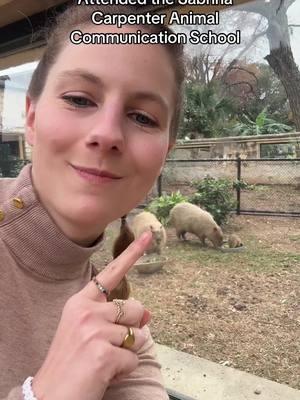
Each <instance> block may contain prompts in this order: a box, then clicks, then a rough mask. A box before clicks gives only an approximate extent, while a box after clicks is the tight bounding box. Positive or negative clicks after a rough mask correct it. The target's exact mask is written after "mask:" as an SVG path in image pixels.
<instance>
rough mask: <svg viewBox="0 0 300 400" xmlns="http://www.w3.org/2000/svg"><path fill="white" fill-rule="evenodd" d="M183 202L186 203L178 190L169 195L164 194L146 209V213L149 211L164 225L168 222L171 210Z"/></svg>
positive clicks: (185, 199) (184, 197) (185, 198)
mask: <svg viewBox="0 0 300 400" xmlns="http://www.w3.org/2000/svg"><path fill="white" fill-rule="evenodd" d="M183 201H188V198H187V197H186V196H183V195H182V194H181V193H180V191H179V190H178V191H177V192H175V193H173V192H172V193H171V194H170V195H168V194H164V195H163V196H160V197H157V198H156V199H154V200H153V201H151V203H150V204H149V205H148V206H147V207H146V211H150V212H151V213H152V214H154V215H156V217H157V218H158V219H159V221H160V222H161V223H162V224H163V225H166V224H167V223H168V220H169V213H170V211H171V209H172V208H173V207H174V206H175V205H176V204H178V203H181V202H183Z"/></svg>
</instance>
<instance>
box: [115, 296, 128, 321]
mask: <svg viewBox="0 0 300 400" xmlns="http://www.w3.org/2000/svg"><path fill="white" fill-rule="evenodd" d="M113 303H114V304H115V305H116V307H117V316H116V320H115V324H118V323H119V321H120V319H121V318H122V317H124V315H125V311H124V310H123V307H124V304H125V300H121V299H113Z"/></svg>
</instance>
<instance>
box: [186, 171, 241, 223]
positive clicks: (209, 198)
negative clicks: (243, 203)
mask: <svg viewBox="0 0 300 400" xmlns="http://www.w3.org/2000/svg"><path fill="white" fill-rule="evenodd" d="M193 186H194V187H196V189H197V192H196V193H195V194H194V195H193V196H191V198H190V200H189V201H190V202H191V203H193V204H196V205H198V206H200V207H201V208H203V209H205V210H206V211H208V212H209V213H211V214H212V216H213V217H214V219H215V221H216V222H217V224H219V225H222V224H223V223H224V222H226V220H227V218H228V216H229V213H230V211H232V210H233V209H234V208H235V207H236V202H235V199H234V192H233V184H232V182H231V181H230V180H229V179H214V178H212V177H210V176H207V177H206V178H204V179H203V180H201V181H196V182H193Z"/></svg>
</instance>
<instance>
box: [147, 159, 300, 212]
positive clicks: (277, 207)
mask: <svg viewBox="0 0 300 400" xmlns="http://www.w3.org/2000/svg"><path fill="white" fill-rule="evenodd" d="M206 176H210V177H213V178H216V179H218V178H227V179H229V180H231V181H232V182H233V183H234V185H233V186H234V189H233V190H234V195H235V196H236V204H237V207H236V209H235V210H234V211H235V212H236V213H237V214H256V215H274V216H275V215H276V216H294V217H300V159H240V158H237V159H217V160H216V159H200V160H178V159H170V160H167V162H166V165H165V168H164V170H163V172H162V175H161V176H160V178H159V179H158V182H157V187H156V193H155V195H159V196H160V195H161V194H162V193H167V194H170V193H171V192H175V191H177V190H179V191H180V192H181V193H182V194H185V195H190V194H192V193H194V192H195V189H193V187H192V185H191V183H192V181H197V180H201V179H203V178H205V177H206ZM149 200H150V199H149Z"/></svg>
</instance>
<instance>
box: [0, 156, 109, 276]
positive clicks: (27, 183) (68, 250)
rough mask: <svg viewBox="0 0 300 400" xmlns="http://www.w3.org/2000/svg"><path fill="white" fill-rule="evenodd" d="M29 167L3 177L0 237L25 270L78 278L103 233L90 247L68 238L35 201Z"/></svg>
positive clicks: (98, 244) (87, 266)
mask: <svg viewBox="0 0 300 400" xmlns="http://www.w3.org/2000/svg"><path fill="white" fill-rule="evenodd" d="M31 168H32V166H31V164H28V165H26V166H25V167H24V168H23V169H22V170H21V172H20V174H19V176H18V177H17V178H14V179H10V180H6V181H7V182H6V184H5V185H4V193H5V195H4V199H1V205H0V208H1V210H2V213H3V215H4V219H3V220H2V221H1V222H0V228H1V229H0V233H1V236H2V235H3V240H4V241H5V243H6V245H7V246H8V248H9V250H10V252H11V253H12V254H13V256H14V257H15V258H16V259H17V262H18V264H19V265H22V266H23V267H25V268H26V269H28V270H31V271H33V272H35V273H36V274H38V275H40V276H42V277H45V278H50V279H53V280H71V279H76V278H79V277H80V276H82V275H83V274H85V273H86V270H87V268H91V266H90V265H89V262H88V260H89V258H90V256H91V255H92V254H93V253H94V252H95V251H96V250H99V249H100V248H101V246H102V239H103V235H101V236H100V237H99V238H98V240H97V241H96V242H95V243H94V244H93V246H91V247H82V246H80V245H78V244H76V243H74V242H72V241H71V240H70V239H68V238H67V237H66V236H65V235H64V233H63V232H62V231H61V230H60V228H59V227H58V226H57V225H56V224H55V223H54V221H53V220H52V218H51V217H50V215H49V214H48V212H47V211H46V209H45V208H44V207H43V205H42V204H41V202H40V201H39V199H38V196H37V194H36V192H35V190H34V188H33V184H32V176H31ZM2 190H3V188H2ZM0 192H1V187H0ZM3 200H4V202H3ZM1 231H2V232H1Z"/></svg>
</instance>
